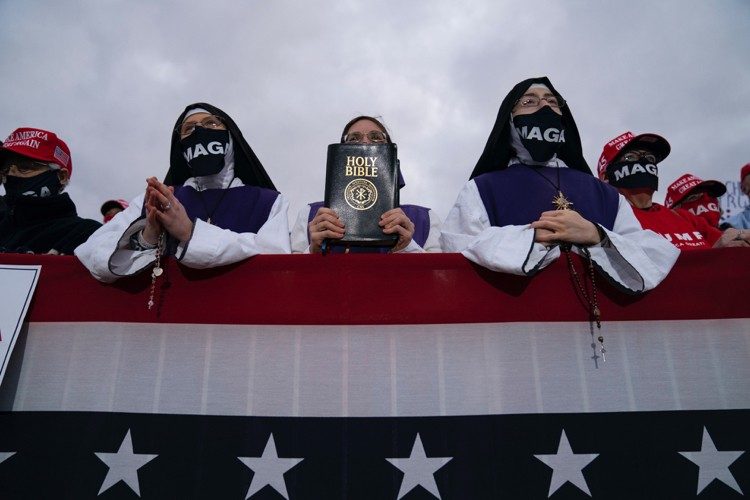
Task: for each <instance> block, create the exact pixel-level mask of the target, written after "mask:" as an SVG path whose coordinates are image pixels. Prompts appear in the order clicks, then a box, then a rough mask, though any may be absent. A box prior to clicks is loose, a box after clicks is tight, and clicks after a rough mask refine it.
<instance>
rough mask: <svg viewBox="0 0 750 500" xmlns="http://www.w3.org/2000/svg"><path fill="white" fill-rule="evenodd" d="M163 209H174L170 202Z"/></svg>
mask: <svg viewBox="0 0 750 500" xmlns="http://www.w3.org/2000/svg"><path fill="white" fill-rule="evenodd" d="M162 208H163V209H164V210H169V209H170V208H172V204H171V203H170V202H167V204H166V205H163V206H162Z"/></svg>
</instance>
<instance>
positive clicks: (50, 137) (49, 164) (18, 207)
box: [0, 127, 101, 255]
mask: <svg viewBox="0 0 750 500" xmlns="http://www.w3.org/2000/svg"><path fill="white" fill-rule="evenodd" d="M72 172H73V161H72V158H71V156H70V150H69V149H68V146H67V144H65V142H64V141H63V140H62V139H60V138H59V137H57V135H56V134H54V133H53V132H49V131H47V130H42V129H38V128H29V127H24V128H19V129H16V130H15V131H14V132H13V133H11V134H10V135H9V136H8V138H7V139H5V141H4V142H3V144H2V147H0V181H1V182H2V184H3V186H4V187H5V196H4V197H3V198H4V199H3V202H2V203H1V205H4V206H5V208H4V209H2V208H0V252H8V253H39V254H60V255H72V254H73V250H74V249H75V248H76V247H77V246H78V245H80V244H81V243H83V242H84V241H86V239H87V238H88V237H89V236H90V235H91V234H92V233H93V232H94V231H96V230H97V228H99V226H101V224H99V223H98V222H96V221H94V220H91V219H83V218H81V217H79V216H78V213H77V211H76V206H75V203H73V200H71V199H70V196H68V193H63V190H64V189H65V186H67V185H68V183H69V182H70V176H71V174H72Z"/></svg>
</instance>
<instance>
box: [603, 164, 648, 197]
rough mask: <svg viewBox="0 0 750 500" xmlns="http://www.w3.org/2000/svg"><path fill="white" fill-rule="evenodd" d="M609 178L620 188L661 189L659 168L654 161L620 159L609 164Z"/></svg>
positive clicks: (610, 181) (611, 182)
mask: <svg viewBox="0 0 750 500" xmlns="http://www.w3.org/2000/svg"><path fill="white" fill-rule="evenodd" d="M607 180H608V181H609V183H610V184H612V185H613V186H615V187H618V188H626V189H638V188H651V189H653V190H654V191H656V190H657V189H659V169H658V167H657V166H656V165H654V164H653V163H641V162H639V161H627V162H625V161H618V162H615V163H611V164H610V165H608V166H607Z"/></svg>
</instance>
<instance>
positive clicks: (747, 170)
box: [740, 163, 750, 182]
mask: <svg viewBox="0 0 750 500" xmlns="http://www.w3.org/2000/svg"><path fill="white" fill-rule="evenodd" d="M748 175H750V163H748V164H746V165H745V166H744V167H742V168H741V169H740V182H742V181H744V180H745V177H747V176H748Z"/></svg>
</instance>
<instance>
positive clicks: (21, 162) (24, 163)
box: [0, 157, 59, 175]
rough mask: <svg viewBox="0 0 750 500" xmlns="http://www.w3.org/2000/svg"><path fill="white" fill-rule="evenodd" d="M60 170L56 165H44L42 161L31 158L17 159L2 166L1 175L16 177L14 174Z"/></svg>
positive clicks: (12, 159)
mask: <svg viewBox="0 0 750 500" xmlns="http://www.w3.org/2000/svg"><path fill="white" fill-rule="evenodd" d="M57 168H59V167H58V166H57V165H55V164H54V163H44V162H41V161H36V160H32V159H30V158H23V157H15V158H8V159H7V160H5V161H4V162H3V164H2V166H0V174H2V175H8V174H10V175H14V174H21V175H25V174H29V173H32V172H41V171H46V170H52V169H57Z"/></svg>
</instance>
